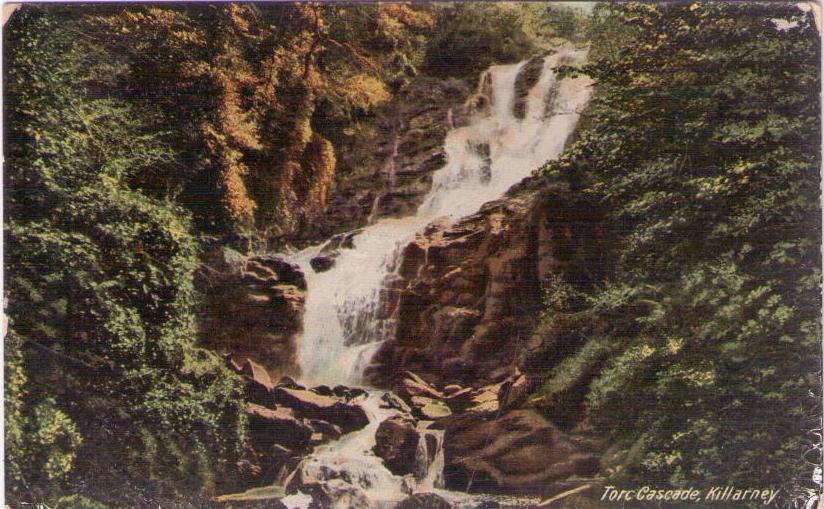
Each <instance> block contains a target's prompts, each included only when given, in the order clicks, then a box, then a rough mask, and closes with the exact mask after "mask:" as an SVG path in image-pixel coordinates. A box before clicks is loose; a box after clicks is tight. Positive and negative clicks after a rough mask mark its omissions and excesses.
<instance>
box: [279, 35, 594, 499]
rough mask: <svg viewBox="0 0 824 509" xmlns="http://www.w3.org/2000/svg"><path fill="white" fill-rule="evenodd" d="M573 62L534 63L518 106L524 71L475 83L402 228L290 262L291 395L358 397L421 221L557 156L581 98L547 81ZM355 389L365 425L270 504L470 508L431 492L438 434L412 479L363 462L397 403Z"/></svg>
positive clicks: (313, 459) (329, 448) (439, 483)
mask: <svg viewBox="0 0 824 509" xmlns="http://www.w3.org/2000/svg"><path fill="white" fill-rule="evenodd" d="M584 57H585V52H584V51H582V50H573V49H562V50H559V51H557V52H555V53H553V54H551V55H550V56H548V57H546V58H544V59H543V63H542V69H541V71H540V74H538V75H537V76H538V77H537V80H534V81H533V82H532V83H534V84H532V83H531V84H532V86H531V88H530V89H529V91H528V93H527V94H526V97H522V98H521V102H520V104H516V103H518V99H517V97H516V95H517V94H516V80H517V79H518V76H519V73H520V72H522V70H523V68H524V66H525V64H526V62H521V63H518V64H511V65H500V66H493V67H491V68H490V69H489V70H487V71H485V72H484V73H483V74H482V75H481V77H480V80H479V85H478V89H477V91H476V93H475V94H474V95H473V96H472V97H470V99H469V101H467V104H466V106H465V107H466V108H469V109H471V114H470V116H469V121H468V123H467V125H464V126H462V127H457V128H454V129H452V130H451V131H450V132H449V133H448V135H447V137H446V142H445V147H444V149H445V152H446V155H447V163H446V165H445V166H443V167H442V168H441V169H440V170H438V171H436V172H435V174H434V175H433V182H432V187H431V190H430V191H429V193H428V194H427V195H426V197H425V198H424V200H423V202H422V204H421V205H420V206H419V208H418V210H417V213H416V214H415V215H414V216H409V217H403V218H388V219H381V220H379V221H377V222H376V223H374V224H371V225H369V226H367V227H365V228H364V229H362V230H360V231H358V232H356V233H355V234H354V235H353V236H350V237H348V238H347V239H346V242H339V244H340V245H339V246H329V245H327V244H322V245H317V246H313V247H310V248H307V249H305V250H303V251H301V252H299V253H296V254H295V255H292V256H290V259H291V261H293V262H295V263H297V264H299V265H300V267H301V269H302V270H303V272H304V274H305V275H306V283H307V298H306V307H305V314H304V323H303V334H302V337H301V338H300V339H299V346H298V360H299V364H300V369H301V379H300V383H301V384H302V385H306V386H309V387H314V386H318V385H321V384H325V385H327V386H330V387H331V386H335V385H338V384H345V385H348V386H350V387H351V386H361V387H365V386H366V383H365V381H364V378H363V373H364V369H365V368H366V367H367V365H368V364H369V362H370V361H371V359H372V357H373V355H374V354H375V352H376V351H377V349H378V347H379V346H380V345H381V344H382V343H383V342H384V341H386V340H387V339H389V338H390V337H391V336H392V334H393V333H394V331H395V328H394V325H395V321H394V319H395V318H396V310H393V309H391V307H389V306H387V305H386V303H385V299H384V298H382V295H383V291H384V289H385V287H386V284H387V283H388V282H390V281H391V280H392V278H393V277H394V274H395V273H396V271H397V269H398V265H399V261H400V260H399V257H400V253H401V252H402V250H403V248H404V247H405V246H406V245H407V244H408V243H409V242H411V241H412V240H413V239H414V238H415V235H416V233H418V232H419V231H421V230H422V229H423V228H424V227H426V225H427V224H429V223H431V222H432V221H434V220H437V219H441V218H444V217H446V218H449V219H450V220H456V219H459V218H461V217H463V216H466V215H468V214H472V213H474V212H476V211H477V210H478V209H479V208H480V207H481V205H483V204H484V203H486V202H488V201H490V200H494V199H497V198H500V197H501V196H503V195H504V194H505V193H506V191H507V190H508V189H509V188H510V187H511V186H513V185H514V184H516V183H518V182H520V181H521V180H522V179H524V178H526V177H529V176H530V175H531V174H532V172H533V171H534V170H535V169H536V168H538V167H539V166H540V165H542V164H543V163H544V162H546V161H547V160H551V159H553V158H556V157H557V156H558V155H559V154H560V152H561V151H562V149H563V147H564V144H565V142H566V140H567V139H568V137H569V135H570V134H571V132H572V130H573V129H574V127H575V125H576V122H577V120H578V117H579V114H580V111H581V110H582V108H583V106H584V105H585V104H586V102H587V100H588V98H589V94H590V87H589V82H588V81H587V80H586V79H583V78H575V79H572V78H568V79H564V80H557V79H556V76H555V73H554V71H553V68H554V67H556V66H558V65H561V64H564V63H579V62H581V61H582V59H583V58H584ZM522 95H523V94H522ZM519 110H520V111H519ZM390 164H391V163H390ZM322 253H324V254H327V255H328V254H329V253H333V256H332V257H331V258H332V259H333V261H334V265H333V266H332V267H331V268H328V269H327V270H319V271H316V270H314V269H313V263H312V260H313V259H314V258H316V257H318V256H319V255H320V254H322ZM365 388H366V390H367V391H368V394H366V395H363V396H359V397H358V398H355V399H354V400H352V402H353V403H357V404H358V405H360V406H361V407H362V408H363V409H364V410H365V411H366V414H367V416H368V418H369V424H368V425H367V426H365V427H363V428H362V429H360V430H356V431H353V432H350V433H348V434H345V435H344V436H343V437H342V438H340V439H339V440H337V441H336V442H332V443H329V444H326V445H322V446H320V447H318V448H317V449H315V451H314V452H312V453H311V454H310V455H308V456H307V457H305V458H304V459H303V460H302V462H301V463H300V464H299V465H298V467H297V469H295V470H294V471H293V472H292V473H291V474H289V475H288V476H286V477H285V478H283V479H282V481H281V482H282V484H283V486H284V488H285V493H284V492H283V491H280V493H282V494H288V496H286V498H284V499H283V500H282V502H283V503H284V504H285V505H286V506H287V507H290V508H299V507H300V508H304V507H308V506H309V503H310V501H311V500H312V497H311V496H309V494H308V493H307V491H311V490H310V489H306V486H308V485H312V484H318V483H321V484H325V492H326V493H327V495H329V496H330V497H331V498H332V501H331V502H332V503H333V505H334V507H377V508H384V507H386V508H392V507H394V506H395V504H397V503H398V502H399V501H401V500H403V499H404V498H405V497H406V496H407V495H409V494H410V493H416V492H433V491H437V492H439V493H440V494H441V495H442V496H444V497H445V498H447V499H450V501H451V502H452V503H454V504H458V505H466V506H467V507H472V499H471V498H467V497H466V496H464V495H462V494H459V493H456V492H447V491H445V490H443V489H442V488H444V485H443V478H442V469H443V466H444V460H443V450H442V447H441V445H442V440H443V431H442V430H434V429H427V430H422V431H421V437H422V439H421V440H420V443H419V446H418V450H416V452H415V461H414V463H415V464H416V465H415V468H414V470H415V471H414V472H413V473H410V474H406V475H396V474H393V473H392V472H391V471H390V469H389V468H387V466H386V465H385V464H384V461H383V460H382V459H381V458H380V457H378V456H377V455H376V454H374V452H373V448H374V447H375V445H376V439H375V434H376V432H378V429H379V427H380V425H381V423H382V422H384V421H386V420H388V419H394V421H393V422H400V421H401V420H403V419H404V414H408V412H409V408H408V407H406V408H403V407H405V405H404V404H403V403H402V402H401V403H400V405H401V406H398V405H394V404H393V403H392V402H393V401H395V400H396V399H397V398H395V397H394V396H393V395H391V394H389V393H385V392H384V391H382V390H377V389H371V388H368V387H365ZM393 406H394V408H393ZM418 417H420V416H418ZM427 418H431V416H429V415H424V416H423V418H421V419H420V421H419V422H417V424H416V425H417V427H418V428H419V429H421V428H425V427H427V426H429V425H430V424H431V422H429V421H428V420H427ZM427 444H428V445H427ZM326 503H329V502H328V501H327V502H326Z"/></svg>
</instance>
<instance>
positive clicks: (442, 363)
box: [367, 182, 605, 386]
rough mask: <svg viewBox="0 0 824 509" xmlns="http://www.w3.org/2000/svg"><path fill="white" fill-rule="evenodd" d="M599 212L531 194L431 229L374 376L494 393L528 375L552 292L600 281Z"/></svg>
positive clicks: (554, 191) (408, 253)
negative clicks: (404, 376) (402, 376)
mask: <svg viewBox="0 0 824 509" xmlns="http://www.w3.org/2000/svg"><path fill="white" fill-rule="evenodd" d="M604 241H605V239H604V232H603V231H602V229H601V227H600V226H599V224H598V212H597V208H596V207H593V206H592V204H590V203H588V202H587V199H586V197H584V196H579V195H577V194H576V193H575V192H573V191H572V190H571V189H570V188H569V185H568V184H566V183H561V182H555V183H550V184H548V185H547V184H542V185H540V186H539V185H537V184H536V183H534V182H533V183H531V184H525V185H522V186H521V189H519V190H518V191H517V192H514V193H512V194H511V195H510V196H508V197H507V198H504V199H501V200H497V201H494V202H490V203H488V204H486V205H485V206H484V207H483V208H482V209H481V210H480V211H479V212H478V213H476V214H473V215H471V216H469V217H466V218H464V219H461V220H459V221H458V222H455V223H451V222H449V221H446V220H444V221H441V222H436V223H433V224H431V225H430V226H429V227H428V228H427V229H425V231H423V232H422V233H421V234H419V235H418V237H417V238H416V240H415V241H414V242H412V243H410V244H409V245H408V246H407V247H406V249H405V250H404V253H403V260H402V262H401V266H400V269H399V271H398V273H399V279H398V280H397V281H395V282H394V283H393V284H392V285H391V289H390V290H389V291H388V292H387V297H386V299H387V302H386V306H387V307H388V308H390V309H391V310H392V311H393V312H394V313H395V314H396V317H397V331H396V334H395V336H394V338H392V339H391V340H389V341H387V342H386V343H385V344H384V345H383V347H382V348H381V349H380V350H379V352H378V354H377V355H376V356H375V359H374V361H373V365H372V366H370V367H369V369H368V371H367V376H368V378H369V379H370V380H371V381H372V382H373V383H375V384H378V385H383V386H391V385H392V384H393V383H394V382H395V381H396V377H397V374H398V373H400V372H401V370H403V369H408V370H410V371H414V372H415V373H418V374H419V375H421V376H422V377H423V378H425V379H426V380H428V381H430V382H437V383H452V382H459V383H470V384H482V383H489V382H491V381H494V380H496V379H499V378H500V377H502V376H506V375H507V374H509V373H511V372H513V370H515V368H518V367H520V366H522V365H523V364H524V363H525V361H526V359H527V358H528V357H529V354H530V352H531V351H533V350H535V349H536V348H538V347H540V344H536V342H538V341H540V340H539V339H536V338H535V337H533V331H534V330H535V326H536V325H537V322H538V318H539V315H540V313H541V310H542V309H543V290H544V288H545V287H546V285H551V284H553V282H557V281H562V282H565V283H568V284H571V285H573V286H574V287H577V288H581V289H584V288H586V287H588V286H589V285H591V284H593V283H594V282H595V281H597V280H598V279H600V277H601V274H600V269H602V268H603V267H604V266H605V264H604V260H602V259H601V256H602V250H601V249H600V246H601V245H602V243H603V242H604Z"/></svg>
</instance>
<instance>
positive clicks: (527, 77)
mask: <svg viewBox="0 0 824 509" xmlns="http://www.w3.org/2000/svg"><path fill="white" fill-rule="evenodd" d="M543 68H544V57H532V58H530V59H529V60H528V61H527V63H526V64H524V66H523V67H521V70H520V71H519V72H518V76H517V77H516V78H515V104H514V105H513V111H512V114H513V115H514V116H515V118H519V119H523V118H524V117H526V108H527V101H528V96H529V91H530V90H532V87H534V86H535V85H536V84H537V83H538V80H540V79H541V73H542V71H543Z"/></svg>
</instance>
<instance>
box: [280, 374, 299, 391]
mask: <svg viewBox="0 0 824 509" xmlns="http://www.w3.org/2000/svg"><path fill="white" fill-rule="evenodd" d="M277 386H278V387H286V388H287V389H296V390H299V391H302V390H304V389H306V387H304V386H302V385H300V384H299V383H297V382H296V381H295V379H294V378H292V377H291V376H284V377H281V379H280V380H278V385H277Z"/></svg>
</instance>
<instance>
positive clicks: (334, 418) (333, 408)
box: [272, 386, 369, 433]
mask: <svg viewBox="0 0 824 509" xmlns="http://www.w3.org/2000/svg"><path fill="white" fill-rule="evenodd" d="M272 395H273V397H274V400H275V402H276V403H277V404H278V405H282V406H285V407H288V408H290V409H292V410H294V411H295V413H296V414H298V415H300V416H301V417H306V418H309V419H318V420H321V421H326V422H329V423H331V424H334V425H336V426H339V427H340V428H341V429H342V430H343V432H344V433H349V432H350V431H354V430H356V429H360V428H363V427H364V426H366V425H367V424H369V417H368V416H367V415H366V411H365V410H364V409H363V408H362V407H361V406H360V405H357V404H354V403H347V402H344V401H341V400H340V399H337V398H334V397H330V396H322V395H320V394H316V393H314V392H312V391H307V390H302V389H290V388H287V387H280V386H278V387H275V388H274V389H272Z"/></svg>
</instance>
